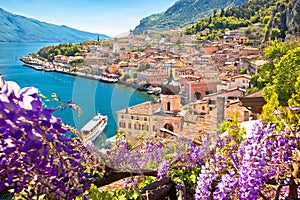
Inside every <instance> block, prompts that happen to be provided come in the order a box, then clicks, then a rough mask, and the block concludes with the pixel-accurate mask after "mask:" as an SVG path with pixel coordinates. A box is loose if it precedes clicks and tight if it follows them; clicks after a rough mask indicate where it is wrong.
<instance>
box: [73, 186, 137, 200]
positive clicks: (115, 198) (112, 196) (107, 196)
mask: <svg viewBox="0 0 300 200" xmlns="http://www.w3.org/2000/svg"><path fill="white" fill-rule="evenodd" d="M90 193H91V194H90V195H89V198H90V199H94V200H141V199H142V197H141V195H140V193H139V192H138V191H137V190H125V189H119V190H116V191H115V192H113V193H110V192H108V191H103V192H102V191H101V192H100V190H99V189H98V188H97V187H96V186H95V185H94V184H92V185H91V188H90ZM76 200H82V199H80V198H78V199H76Z"/></svg>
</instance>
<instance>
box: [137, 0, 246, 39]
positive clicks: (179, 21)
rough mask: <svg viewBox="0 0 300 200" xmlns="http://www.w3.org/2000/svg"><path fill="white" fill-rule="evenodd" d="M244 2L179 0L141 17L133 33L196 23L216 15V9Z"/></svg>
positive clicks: (239, 0)
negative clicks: (166, 8)
mask: <svg viewBox="0 0 300 200" xmlns="http://www.w3.org/2000/svg"><path fill="white" fill-rule="evenodd" d="M244 2H245V0H236V1H234V2H232V1H230V0H210V1H207V0H205V1H195V0H193V1H190V0H179V1H177V2H176V3H175V4H174V5H173V6H171V7H170V8H169V9H168V10H167V11H165V12H162V13H158V14H154V15H151V16H148V17H146V18H143V19H142V20H141V21H140V24H139V25H138V26H137V27H136V28H135V29H134V33H135V34H140V33H142V32H143V31H144V30H149V29H150V30H153V29H154V30H156V29H168V28H178V27H186V26H189V25H191V24H194V23H196V22H197V21H198V20H199V19H200V18H203V17H206V16H209V15H214V16H218V15H219V13H218V12H216V10H220V9H222V8H227V7H230V6H232V5H241V4H243V3H244ZM214 13H215V14H214ZM223 13H224V10H223ZM209 24H210V23H208V24H206V26H208V25H209ZM198 31H199V28H198Z"/></svg>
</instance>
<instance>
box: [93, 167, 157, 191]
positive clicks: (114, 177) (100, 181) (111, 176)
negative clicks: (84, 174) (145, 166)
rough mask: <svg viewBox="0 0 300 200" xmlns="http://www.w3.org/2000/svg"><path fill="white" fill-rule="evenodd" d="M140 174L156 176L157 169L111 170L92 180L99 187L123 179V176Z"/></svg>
mask: <svg viewBox="0 0 300 200" xmlns="http://www.w3.org/2000/svg"><path fill="white" fill-rule="evenodd" d="M138 175H144V176H156V175H157V172H156V171H147V172H116V171H113V170H111V171H109V172H108V173H105V174H104V176H103V177H99V178H95V179H93V180H91V181H92V183H93V184H94V185H96V186H97V187H102V186H104V185H108V184H110V183H113V182H115V181H118V180H121V179H123V178H127V177H130V176H138Z"/></svg>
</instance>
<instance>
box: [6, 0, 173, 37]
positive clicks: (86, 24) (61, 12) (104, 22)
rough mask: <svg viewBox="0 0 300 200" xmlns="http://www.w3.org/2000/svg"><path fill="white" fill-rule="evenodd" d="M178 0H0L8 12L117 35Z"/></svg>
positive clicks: (84, 29) (94, 31) (89, 30)
mask: <svg viewBox="0 0 300 200" xmlns="http://www.w3.org/2000/svg"><path fill="white" fill-rule="evenodd" d="M175 2H176V0H0V7H1V8H3V9H4V10H7V11H8V12H11V13H14V14H18V15H23V16H25V17H30V18H34V19H37V20H39V21H44V22H48V23H53V24H56V25H66V26H69V27H72V28H76V29H79V30H83V31H88V32H93V33H102V34H106V35H108V36H116V35H118V34H120V33H124V32H127V31H129V30H130V29H134V27H135V26H137V25H138V24H139V21H140V20H141V19H142V18H143V17H146V16H149V15H151V14H154V13H158V12H161V11H165V10H166V9H167V8H168V7H170V6H172V5H173V4H174V3H175Z"/></svg>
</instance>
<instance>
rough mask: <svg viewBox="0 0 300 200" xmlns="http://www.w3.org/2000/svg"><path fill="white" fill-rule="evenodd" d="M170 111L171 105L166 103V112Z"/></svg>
mask: <svg viewBox="0 0 300 200" xmlns="http://www.w3.org/2000/svg"><path fill="white" fill-rule="evenodd" d="M170 110H171V103H170V102H168V103H167V111H170Z"/></svg>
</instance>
